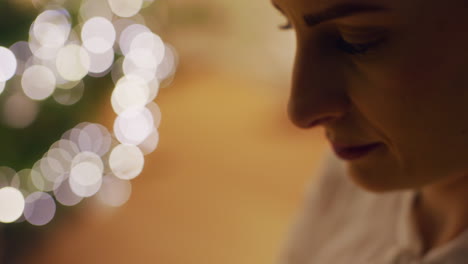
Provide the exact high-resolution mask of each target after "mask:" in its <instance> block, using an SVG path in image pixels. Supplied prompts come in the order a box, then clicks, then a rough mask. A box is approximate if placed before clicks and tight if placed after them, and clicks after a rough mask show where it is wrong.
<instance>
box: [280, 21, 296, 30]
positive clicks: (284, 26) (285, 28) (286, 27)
mask: <svg viewBox="0 0 468 264" xmlns="http://www.w3.org/2000/svg"><path fill="white" fill-rule="evenodd" d="M278 28H279V29H281V30H289V29H292V28H293V26H292V24H291V21H289V20H288V21H287V22H286V24H282V25H279V26H278Z"/></svg>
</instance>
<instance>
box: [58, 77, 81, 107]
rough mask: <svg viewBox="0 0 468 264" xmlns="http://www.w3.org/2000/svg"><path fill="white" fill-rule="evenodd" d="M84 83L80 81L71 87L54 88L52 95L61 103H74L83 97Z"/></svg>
mask: <svg viewBox="0 0 468 264" xmlns="http://www.w3.org/2000/svg"><path fill="white" fill-rule="evenodd" d="M84 88H85V87H84V83H83V82H82V81H80V82H79V83H78V84H77V85H76V86H75V87H73V88H72V89H56V90H55V92H54V94H53V97H54V100H55V101H56V102H57V103H59V104H62V105H73V104H76V103H77V102H78V101H80V99H81V98H82V97H83V93H84Z"/></svg>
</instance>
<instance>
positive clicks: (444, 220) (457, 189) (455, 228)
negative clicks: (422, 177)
mask: <svg viewBox="0 0 468 264" xmlns="http://www.w3.org/2000/svg"><path fill="white" fill-rule="evenodd" d="M466 186H468V175H465V176H463V177H458V178H456V179H451V180H450V181H446V182H440V183H437V184H434V185H430V186H427V187H424V188H423V189H422V190H421V192H420V196H419V198H418V199H417V201H416V202H415V207H414V212H413V213H414V217H415V220H416V223H417V226H418V227H419V232H420V235H421V238H422V241H423V252H424V253H426V252H427V251H429V250H430V249H432V248H436V247H439V246H442V245H444V244H446V243H448V242H450V241H451V240H453V239H454V238H456V237H457V236H458V235H459V234H461V233H462V232H463V231H465V230H467V229H468V202H467V201H468V192H467V189H466Z"/></svg>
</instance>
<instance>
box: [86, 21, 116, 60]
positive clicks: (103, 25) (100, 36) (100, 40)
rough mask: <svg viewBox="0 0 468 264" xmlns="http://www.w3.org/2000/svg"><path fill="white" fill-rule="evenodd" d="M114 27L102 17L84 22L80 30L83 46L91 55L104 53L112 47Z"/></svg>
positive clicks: (114, 35) (114, 33) (114, 34)
mask: <svg viewBox="0 0 468 264" xmlns="http://www.w3.org/2000/svg"><path fill="white" fill-rule="evenodd" d="M115 37H116V32H115V29H114V25H112V23H111V22H110V21H109V20H107V19H106V18H104V17H93V18H91V19H90V20H88V21H86V23H85V24H84V25H83V29H82V30H81V39H82V41H83V46H84V47H85V48H86V49H87V50H89V51H91V52H93V53H98V54H100V53H106V52H108V51H110V50H111V49H112V47H113V46H114V41H115Z"/></svg>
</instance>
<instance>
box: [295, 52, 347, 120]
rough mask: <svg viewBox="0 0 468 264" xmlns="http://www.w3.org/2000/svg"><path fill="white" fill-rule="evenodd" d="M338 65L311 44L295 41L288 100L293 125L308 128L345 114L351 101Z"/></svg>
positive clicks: (337, 62) (341, 70)
mask: <svg viewBox="0 0 468 264" xmlns="http://www.w3.org/2000/svg"><path fill="white" fill-rule="evenodd" d="M335 56H336V55H335ZM341 65H342V62H341V63H340V61H339V60H338V59H337V58H334V57H333V56H331V55H327V54H325V53H323V52H320V50H318V49H316V50H314V49H313V48H312V47H311V45H304V46H302V47H301V44H299V45H298V49H297V52H296V59H295V63H294V71H293V78H292V87H291V94H290V99H289V104H288V114H289V118H290V119H291V121H292V122H293V123H294V124H295V125H296V126H298V127H300V128H311V127H315V126H318V125H323V124H326V123H328V122H332V121H334V120H337V119H340V118H342V117H343V116H344V115H345V114H346V112H347V111H348V108H349V105H350V101H349V99H348V96H347V93H346V80H345V76H344V72H343V70H344V69H343V66H341Z"/></svg>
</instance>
